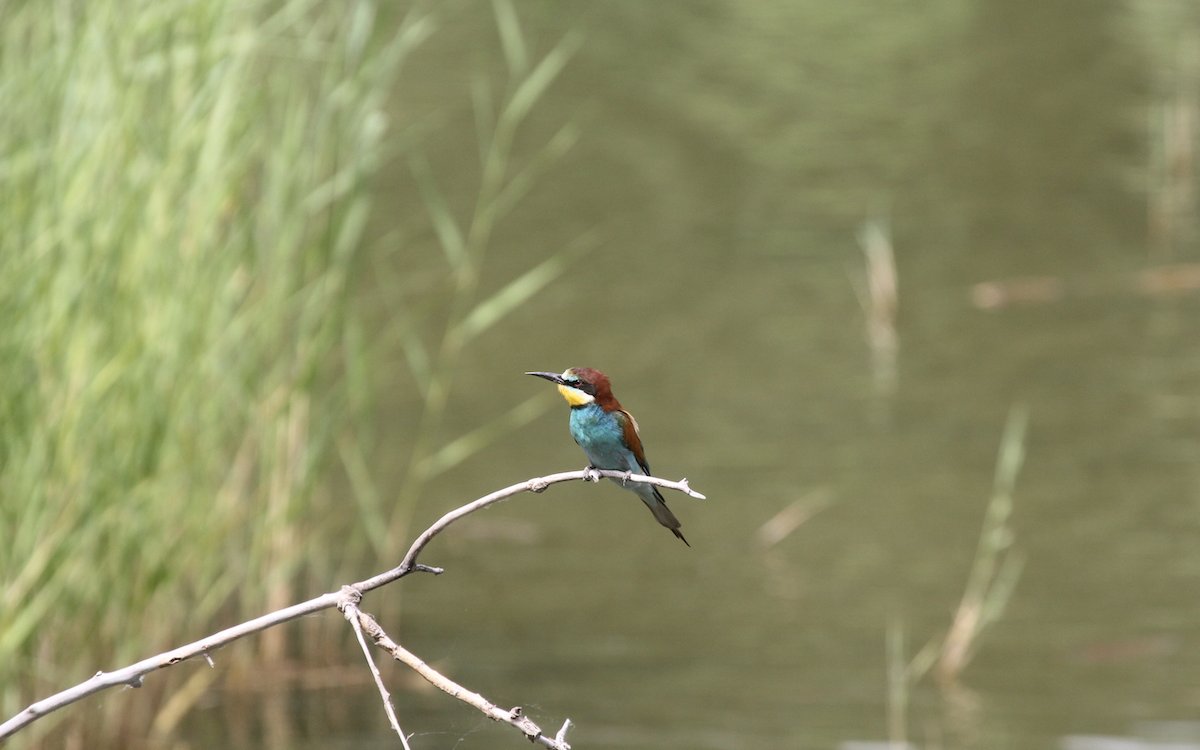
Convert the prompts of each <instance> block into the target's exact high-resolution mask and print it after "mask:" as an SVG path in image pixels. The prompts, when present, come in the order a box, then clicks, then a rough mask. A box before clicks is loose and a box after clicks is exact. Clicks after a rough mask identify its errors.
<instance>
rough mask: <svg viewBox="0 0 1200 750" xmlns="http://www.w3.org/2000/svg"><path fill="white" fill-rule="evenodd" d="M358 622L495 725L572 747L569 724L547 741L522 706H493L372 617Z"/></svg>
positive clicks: (562, 749)
mask: <svg viewBox="0 0 1200 750" xmlns="http://www.w3.org/2000/svg"><path fill="white" fill-rule="evenodd" d="M358 619H359V621H360V622H361V623H362V628H363V630H364V631H366V633H367V635H369V636H370V637H371V639H372V640H374V641H375V643H376V645H378V646H379V647H380V648H382V649H383V650H384V651H387V652H388V653H389V654H391V655H392V658H394V659H395V660H396V661H399V662H403V663H404V664H407V665H408V666H409V667H411V668H412V669H413V671H415V672H416V673H417V674H419V675H421V676H422V677H424V678H425V679H426V680H428V681H429V682H430V683H431V684H432V685H433V686H434V687H436V688H438V689H439V690H441V691H443V692H444V693H446V694H447V695H449V696H451V697H452V698H457V699H458V700H460V701H462V702H463V703H466V704H467V705H470V706H474V707H475V708H477V709H479V710H480V711H481V712H483V714H484V715H485V716H487V717H488V718H489V719H492V720H493V721H500V722H504V723H505V724H508V725H509V726H512V727H515V728H516V729H517V730H519V731H520V732H521V733H522V734H524V735H525V736H526V737H527V738H528V739H529V741H530V742H540V743H541V744H543V745H545V746H546V747H549V748H553V750H571V746H570V745H568V744H567V742H566V740H565V739H564V737H565V735H566V727H567V726H569V725H570V720H569V719H568V720H567V723H566V724H564V725H563V729H562V730H560V731H559V733H558V736H556V737H547V736H546V735H544V734H542V728H541V727H539V726H538V725H537V724H535V723H533V720H532V719H530V718H529V717H528V716H526V715H525V713H524V711H523V710H522V709H521V707H520V706H515V707H513V708H511V709H503V708H500V707H499V706H497V705H496V704H495V703H492V702H491V701H489V700H488V699H487V698H484V697H483V696H482V695H480V694H479V693H476V692H474V691H472V690H468V689H467V688H465V687H463V686H462V685H459V684H458V683H457V682H455V681H454V680H451V679H450V678H449V677H446V676H445V675H443V674H442V673H441V672H438V671H437V670H436V669H434V668H433V667H431V666H429V665H428V664H426V663H425V661H424V660H422V659H421V657H419V656H417V655H416V654H414V653H413V652H411V651H409V650H408V649H406V648H404V647H403V646H401V645H400V644H399V643H396V642H395V641H393V640H392V639H391V638H390V637H388V634H387V633H385V632H384V630H383V628H382V627H380V626H379V623H378V622H376V621H375V618H373V617H371V616H370V615H369V614H367V613H366V612H363V611H361V610H359V611H358Z"/></svg>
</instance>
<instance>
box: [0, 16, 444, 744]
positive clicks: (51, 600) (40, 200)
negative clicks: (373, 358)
mask: <svg viewBox="0 0 1200 750" xmlns="http://www.w3.org/2000/svg"><path fill="white" fill-rule="evenodd" d="M375 12H376V8H375V4H374V3H371V2H355V3H350V4H346V5H344V6H343V5H342V4H338V5H336V6H333V5H330V6H325V5H323V4H321V3H314V2H303V1H297V2H249V3H247V2H232V1H230V0H206V1H205V2H182V1H177V2H134V3H130V2H116V1H103V0H101V1H99V2H88V3H51V4H46V3H16V4H6V6H4V7H3V9H2V13H0V16H2V21H3V22H2V23H0V55H2V59H0V96H2V97H3V100H4V101H5V106H4V108H3V111H0V155H2V156H0V196H2V197H0V223H2V224H3V226H4V228H5V229H4V232H3V233H0V266H2V271H0V309H3V314H4V325H3V327H0V352H2V356H0V409H2V410H3V411H2V414H3V416H2V419H0V456H2V463H0V539H3V540H4V541H3V544H0V686H2V687H0V713H3V714H4V715H6V716H7V715H11V714H12V713H14V712H15V711H16V710H18V709H19V708H21V707H22V705H23V704H24V703H25V702H27V701H28V700H29V699H31V698H32V697H34V696H37V695H42V694H45V693H47V692H50V691H53V690H57V689H60V688H63V687H66V686H68V685H70V684H73V683H74V682H76V681H78V680H79V679H82V678H84V677H86V676H87V674H90V673H91V672H92V671H95V669H97V668H101V667H103V668H108V667H111V666H113V665H114V664H118V663H121V662H124V661H127V660H130V659H132V658H134V657H139V656H145V655H148V654H149V653H151V652H152V651H153V650H155V649H158V648H161V647H165V646H169V645H171V644H172V643H174V642H175V641H177V640H178V639H180V638H181V637H183V636H184V635H187V636H192V637H196V636H200V635H202V634H203V633H204V632H205V631H204V628H206V627H207V626H208V625H209V624H210V623H212V622H214V621H215V620H216V619H217V618H218V615H219V613H221V612H222V611H223V610H231V613H233V614H236V613H238V612H260V611H264V610H265V609H266V608H267V607H268V606H273V605H277V604H282V603H285V602H286V601H288V600H290V598H291V586H292V582H293V581H295V580H296V579H297V576H298V575H299V574H301V573H302V572H303V569H304V568H305V566H306V565H310V564H311V561H312V557H311V556H310V552H311V551H312V550H313V549H319V548H322V547H323V546H324V545H325V544H327V543H328V544H332V542H333V539H331V538H330V537H329V536H328V534H329V533H330V532H331V531H332V530H335V529H337V528H339V527H338V525H337V524H323V523H322V522H323V520H325V519H327V518H329V517H330V516H331V514H332V513H333V512H334V511H335V510H336V508H335V504H334V503H333V501H332V498H331V496H330V493H329V491H328V490H329V486H330V485H329V476H330V468H331V466H332V464H333V462H332V461H331V457H332V456H335V454H334V452H333V451H331V450H330V447H331V445H332V444H333V440H334V438H335V437H336V436H338V435H340V434H343V433H346V432H347V431H353V430H354V429H355V428H356V425H357V424H358V423H360V422H361V421H362V420H364V419H365V417H366V416H367V413H368V410H369V408H370V393H369V389H367V388H366V387H364V386H363V383H364V381H365V378H364V377H363V376H362V374H361V372H362V369H363V357H364V344H363V341H364V336H363V334H362V332H361V330H360V328H359V325H360V324H359V323H358V322H357V320H356V318H355V316H354V315H353V314H352V307H351V305H350V302H351V299H352V290H353V287H354V282H355V275H356V273H358V270H359V267H360V257H361V255H362V253H363V251H364V248H365V247H367V244H366V243H365V242H364V227H365V226H366V221H367V216H368V211H369V208H370V205H369V192H368V189H367V188H368V185H369V179H370V176H371V173H372V171H373V169H375V168H376V166H377V165H378V164H379V163H380V161H381V158H382V155H383V154H382V143H383V141H382V136H383V135H384V133H385V117H384V115H383V107H384V104H385V100H386V97H387V96H388V93H389V90H390V86H391V84H392V79H393V76H394V75H395V73H396V72H397V69H398V67H399V64H400V63H401V61H402V60H403V58H404V57H405V55H407V54H408V53H409V52H410V51H411V50H412V49H413V48H414V47H415V45H417V44H418V43H419V42H420V41H421V39H422V38H423V37H424V36H425V35H426V34H428V33H429V31H430V30H431V27H430V25H429V23H428V21H427V20H425V19H421V18H417V17H413V18H410V19H408V20H407V21H406V22H405V23H404V24H403V25H402V26H401V27H400V29H399V32H398V33H395V34H393V35H391V36H389V37H388V38H377V36H376V32H375V31H374V14H375ZM223 621H226V622H227V621H228V620H227V618H226V619H224V620H223ZM46 723H47V724H48V723H49V722H46ZM42 730H43V731H44V728H42Z"/></svg>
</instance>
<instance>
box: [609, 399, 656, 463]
mask: <svg viewBox="0 0 1200 750" xmlns="http://www.w3.org/2000/svg"><path fill="white" fill-rule="evenodd" d="M616 415H617V421H618V422H620V423H621V432H622V433H623V434H624V437H625V445H627V446H629V450H631V451H633V457H634V458H636V459H637V462H638V466H640V467H642V473H644V474H646V475H647V476H649V475H650V464H648V463H646V452H645V451H644V450H643V449H642V436H641V435H640V434H638V423H637V420H636V419H634V418H633V415H632V414H630V413H629V412H627V411H625V410H624V409H618V410H617V412H616Z"/></svg>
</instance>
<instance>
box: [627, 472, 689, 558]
mask: <svg viewBox="0 0 1200 750" xmlns="http://www.w3.org/2000/svg"><path fill="white" fill-rule="evenodd" d="M646 486H647V487H648V488H649V489H650V492H648V493H646V492H639V493H638V495H640V496H641V498H642V501H643V502H645V503H646V507H647V508H649V509H650V512H651V513H653V514H654V518H655V519H657V520H658V522H659V523H661V524H662V525H663V526H666V527H667V528H668V529H670V530H671V533H672V534H674V535H675V536H677V537H679V541H681V542H683V543H684V544H687V546H689V547H691V546H692V545H690V544H688V540H687V539H684V538H683V534H681V533H680V531H679V527H681V526H682V525H683V524H681V523H679V519H678V518H676V517H675V514H674V513H672V512H671V509H670V508H668V507H667V501H666V500H664V499H663V496H662V493H661V492H659V491H658V488H657V487H655V486H654V485H652V484H648V485H646Z"/></svg>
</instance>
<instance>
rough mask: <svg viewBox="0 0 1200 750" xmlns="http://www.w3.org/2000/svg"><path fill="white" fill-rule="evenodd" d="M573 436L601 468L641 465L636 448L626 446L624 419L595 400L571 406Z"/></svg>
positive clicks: (626, 468) (629, 469)
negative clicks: (634, 451)
mask: <svg viewBox="0 0 1200 750" xmlns="http://www.w3.org/2000/svg"><path fill="white" fill-rule="evenodd" d="M571 437H573V438H575V442H576V443H579V447H580V448H583V452H584V453H586V454H587V457H588V460H589V461H590V462H591V463H592V466H595V467H596V468H598V469H614V470H616V471H636V470H637V469H638V465H637V459H636V458H635V457H634V455H633V451H631V450H629V449H628V448H626V447H625V439H624V432H623V430H622V429H621V423H620V422H619V421H618V420H617V417H616V416H615V415H613V414H610V413H608V412H606V411H604V410H603V409H601V408H600V407H599V406H597V405H596V404H588V405H587V406H579V407H576V408H574V409H571Z"/></svg>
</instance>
